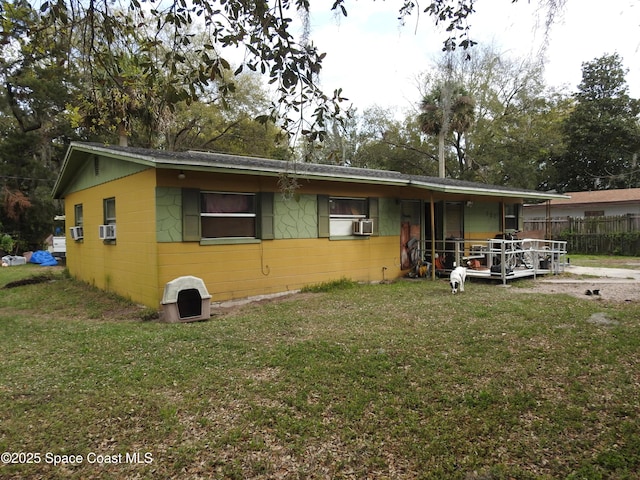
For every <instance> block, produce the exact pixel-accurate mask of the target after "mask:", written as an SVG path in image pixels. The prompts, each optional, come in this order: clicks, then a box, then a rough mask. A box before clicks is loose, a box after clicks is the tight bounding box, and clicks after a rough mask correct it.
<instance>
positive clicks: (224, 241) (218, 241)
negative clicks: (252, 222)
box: [200, 237, 262, 245]
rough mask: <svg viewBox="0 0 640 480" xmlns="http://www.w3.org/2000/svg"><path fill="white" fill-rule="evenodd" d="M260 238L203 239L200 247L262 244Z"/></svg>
mask: <svg viewBox="0 0 640 480" xmlns="http://www.w3.org/2000/svg"><path fill="white" fill-rule="evenodd" d="M261 242H262V240H260V239H259V238H249V237H246V238H245V237H228V238H203V239H201V240H200V245H240V244H243V243H252V244H255V243H261Z"/></svg>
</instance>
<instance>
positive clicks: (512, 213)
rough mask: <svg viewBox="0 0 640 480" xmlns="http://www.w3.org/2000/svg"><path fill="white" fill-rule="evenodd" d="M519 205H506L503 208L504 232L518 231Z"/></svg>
mask: <svg viewBox="0 0 640 480" xmlns="http://www.w3.org/2000/svg"><path fill="white" fill-rule="evenodd" d="M519 212H520V205H519V204H517V203H508V204H506V205H505V206H504V229H505V230H519V229H520V221H519Z"/></svg>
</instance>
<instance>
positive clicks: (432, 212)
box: [429, 193, 436, 280]
mask: <svg viewBox="0 0 640 480" xmlns="http://www.w3.org/2000/svg"><path fill="white" fill-rule="evenodd" d="M435 211H436V209H435V207H434V205H433V193H431V194H430V195H429V213H430V215H429V217H431V280H435V279H436V219H435Z"/></svg>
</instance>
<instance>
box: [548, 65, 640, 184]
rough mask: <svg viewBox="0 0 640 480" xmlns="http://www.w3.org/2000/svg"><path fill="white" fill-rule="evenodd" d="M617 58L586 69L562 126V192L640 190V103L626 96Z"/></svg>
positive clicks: (558, 166)
mask: <svg viewBox="0 0 640 480" xmlns="http://www.w3.org/2000/svg"><path fill="white" fill-rule="evenodd" d="M625 73H626V72H625V69H624V68H623V66H622V59H621V58H620V57H619V55H618V54H612V55H604V56H602V57H600V58H597V59H595V60H593V61H591V62H586V63H583V64H582V81H581V83H580V85H579V86H578V92H577V93H576V94H575V95H574V101H575V106H574V108H573V110H572V112H571V113H570V114H569V116H568V118H567V119H566V121H565V122H564V125H563V133H564V136H565V138H566V145H567V148H566V153H565V154H564V155H562V156H561V157H559V158H558V159H557V161H556V170H557V174H558V177H557V187H558V189H559V190H561V191H580V190H602V189H608V188H630V187H639V186H640V171H639V169H638V165H637V163H636V162H637V156H638V153H640V124H639V118H638V115H639V114H640V102H639V101H638V100H635V99H632V98H631V97H630V96H629V94H628V86H627V83H626V80H625Z"/></svg>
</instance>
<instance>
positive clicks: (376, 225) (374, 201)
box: [369, 197, 380, 235]
mask: <svg viewBox="0 0 640 480" xmlns="http://www.w3.org/2000/svg"><path fill="white" fill-rule="evenodd" d="M369 218H370V219H371V220H373V234H374V235H380V209H379V207H378V198H377V197H370V198H369Z"/></svg>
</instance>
